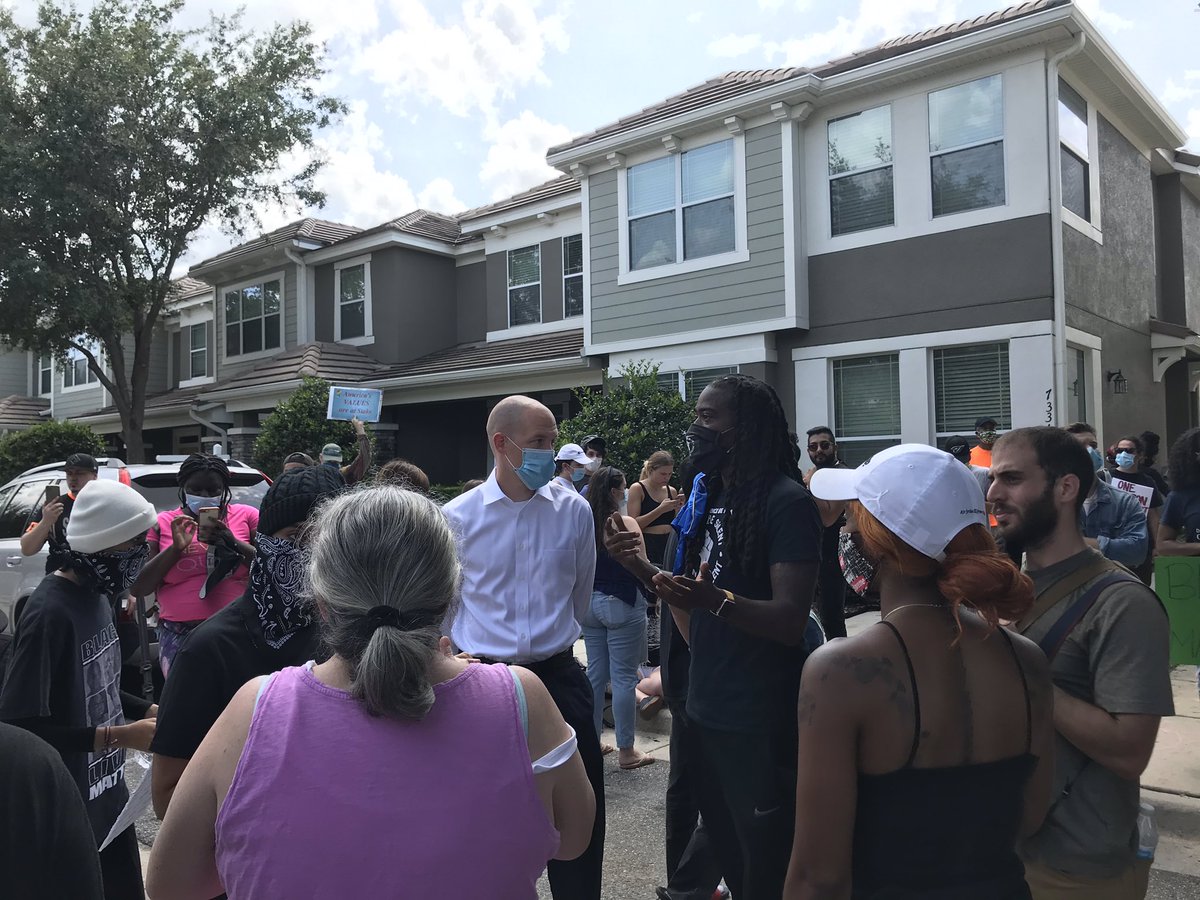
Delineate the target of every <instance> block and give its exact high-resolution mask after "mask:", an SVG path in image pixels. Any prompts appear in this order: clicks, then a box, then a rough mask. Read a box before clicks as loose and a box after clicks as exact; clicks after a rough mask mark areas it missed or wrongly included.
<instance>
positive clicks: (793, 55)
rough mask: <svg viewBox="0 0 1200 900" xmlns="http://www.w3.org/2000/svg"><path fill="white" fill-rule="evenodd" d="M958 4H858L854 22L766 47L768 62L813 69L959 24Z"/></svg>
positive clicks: (872, 0)
mask: <svg viewBox="0 0 1200 900" xmlns="http://www.w3.org/2000/svg"><path fill="white" fill-rule="evenodd" d="M959 18H961V16H960V15H959V13H958V3H957V2H956V0H912V2H909V3H904V4H899V3H895V2H894V0H859V4H858V12H857V15H856V16H855V18H853V19H848V18H846V17H844V16H838V19H837V22H836V23H835V24H834V26H833V27H832V28H829V29H827V30H826V31H818V32H813V33H810V34H806V35H804V36H802V37H798V38H792V39H788V40H782V41H770V42H767V43H766V44H764V45H763V46H764V48H765V50H766V53H767V59H768V60H770V61H772V62H774V61H775V60H776V59H777V58H779V61H780V62H782V63H785V64H787V65H812V64H814V63H821V62H825V61H826V60H830V59H836V58H837V57H839V56H844V55H845V54H847V53H850V52H852V51H854V50H862V49H865V48H867V47H870V46H872V45H874V44H877V43H879V42H880V41H883V40H886V39H888V38H895V37H900V36H902V35H905V34H911V33H913V32H916V31H920V30H922V29H924V28H930V27H932V26H934V25H944V24H947V23H949V22H955V21H957V20H958V19H959Z"/></svg>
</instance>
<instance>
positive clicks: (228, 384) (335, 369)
mask: <svg viewBox="0 0 1200 900" xmlns="http://www.w3.org/2000/svg"><path fill="white" fill-rule="evenodd" d="M383 368H384V365H383V364H382V363H380V362H379V361H378V360H376V359H372V358H371V357H370V356H367V355H366V354H365V353H363V352H362V351H361V350H359V349H358V348H357V347H352V346H347V345H346V344H334V343H330V342H326V341H314V342H313V343H311V344H301V345H300V346H299V347H296V348H294V349H292V350H288V351H287V352H286V353H280V354H278V355H276V356H272V357H271V358H270V359H265V360H263V361H262V362H260V363H259V364H258V365H256V366H255V367H254V368H252V369H249V370H247V371H245V372H242V373H240V374H238V375H234V376H232V377H231V378H228V379H223V380H222V381H219V382H218V383H217V384H215V385H209V386H208V388H207V389H205V390H204V391H203V393H205V394H211V393H217V392H220V391H227V390H235V389H237V388H246V387H253V386H255V385H260V384H272V383H275V382H284V381H293V380H295V379H299V378H303V377H304V376H305V375H315V376H316V377H317V378H324V379H326V380H328V381H333V382H339V383H342V382H344V383H350V384H353V383H356V382H359V381H362V380H363V379H364V378H368V377H370V376H372V375H374V374H375V373H377V372H378V371H379V370H381V369H383Z"/></svg>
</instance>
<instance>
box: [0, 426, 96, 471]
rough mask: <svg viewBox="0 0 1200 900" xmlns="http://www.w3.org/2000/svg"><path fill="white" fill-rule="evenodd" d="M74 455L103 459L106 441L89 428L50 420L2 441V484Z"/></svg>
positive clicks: (0, 466) (0, 442) (0, 465)
mask: <svg viewBox="0 0 1200 900" xmlns="http://www.w3.org/2000/svg"><path fill="white" fill-rule="evenodd" d="M72 453H90V454H92V455H93V456H101V455H102V454H103V453H104V441H102V440H101V439H100V436H99V435H97V434H96V433H95V432H94V431H92V429H90V428H88V427H87V426H86V425H78V424H76V423H75V422H59V421H56V420H53V419H52V420H50V421H49V422H41V423H39V424H37V425H31V426H30V427H29V428H27V429H26V430H25V431H18V432H16V433H15V434H10V435H8V437H6V438H4V439H2V440H0V484H3V483H4V482H6V481H8V480H9V479H10V478H13V477H15V476H17V475H20V474H21V473H22V472H24V471H25V470H26V469H32V468H33V467H34V466H40V465H44V464H45V463H51V462H59V461H61V460H65V459H66V458H67V457H68V456H70V455H71V454H72Z"/></svg>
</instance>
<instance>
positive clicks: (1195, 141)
mask: <svg viewBox="0 0 1200 900" xmlns="http://www.w3.org/2000/svg"><path fill="white" fill-rule="evenodd" d="M1184 130H1185V131H1186V132H1187V134H1188V140H1187V146H1188V147H1190V148H1191V151H1192V152H1193V153H1200V106H1193V107H1192V108H1191V109H1189V110H1188V114H1187V124H1186V125H1185V126H1184Z"/></svg>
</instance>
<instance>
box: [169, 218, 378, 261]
mask: <svg viewBox="0 0 1200 900" xmlns="http://www.w3.org/2000/svg"><path fill="white" fill-rule="evenodd" d="M360 231H362V229H361V228H359V227H358V226H356V225H342V224H341V223H339V222H328V221H326V220H325V219H299V220H297V221H295V222H289V223H288V224H287V225H284V226H283V227H282V228H276V229H275V230H274V231H268V232H267V233H266V234H260V235H259V236H258V237H256V238H253V239H251V240H249V241H244V242H243V243H241V244H238V245H237V246H236V247H232V248H230V249H229V250H226V251H225V252H223V253H218V254H217V255H216V256H210V257H209V258H208V259H206V260H202V261H201V262H198V263H196V265H194V266H192V268H191V270H190V271H193V272H194V271H196V270H198V269H205V268H208V267H210V266H215V265H223V264H226V263H231V262H234V261H235V260H238V259H240V258H241V257H243V256H249V255H250V254H252V253H258V252H259V251H261V250H266V249H268V248H270V247H274V246H278V245H279V244H285V243H290V242H291V241H310V242H312V243H317V244H322V245H324V244H332V243H334V242H335V241H340V240H342V239H343V238H347V237H350V236H351V235H354V234H358V232H360Z"/></svg>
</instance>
